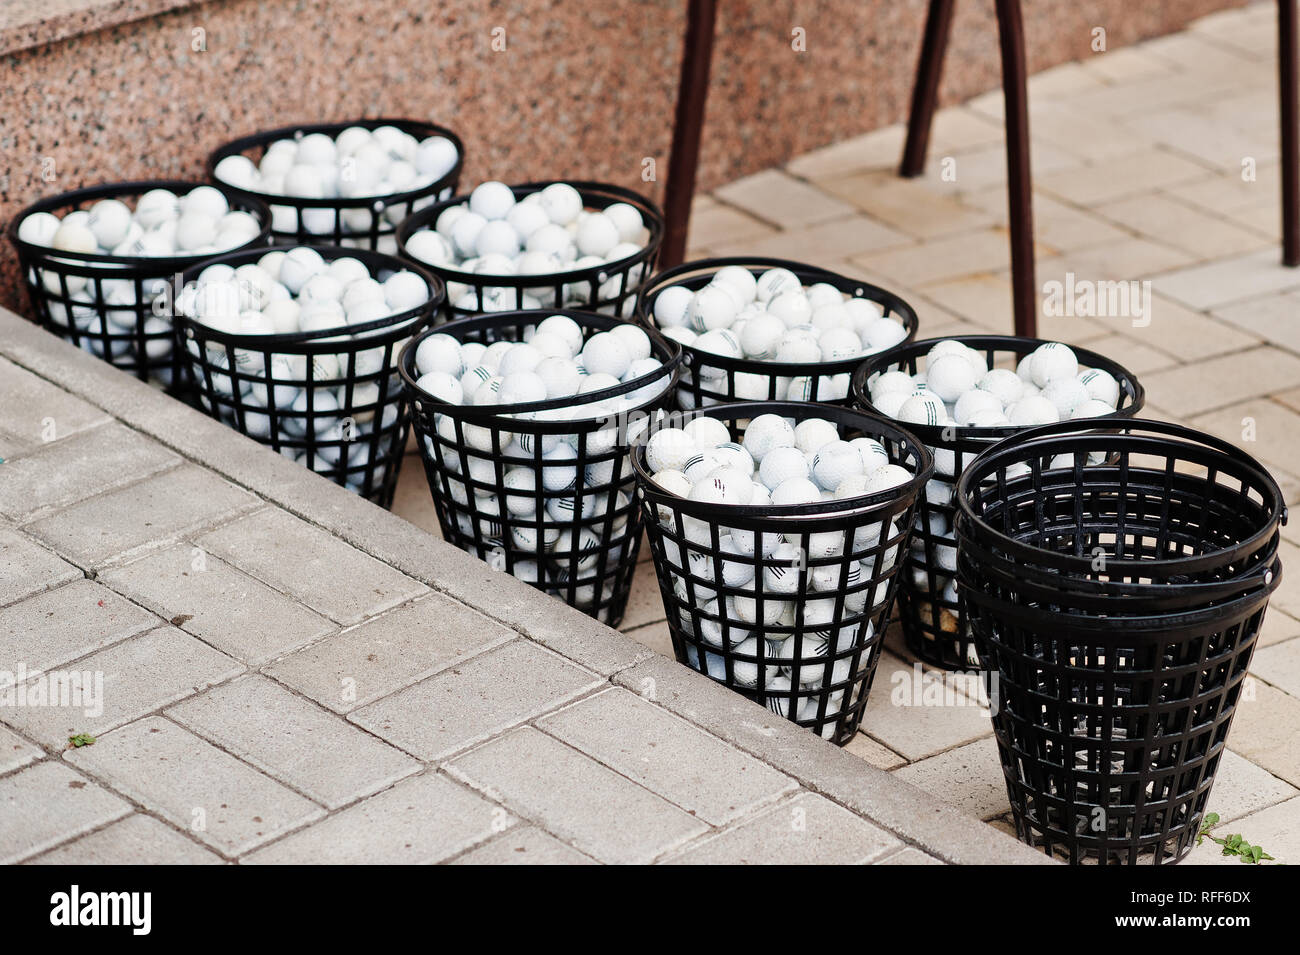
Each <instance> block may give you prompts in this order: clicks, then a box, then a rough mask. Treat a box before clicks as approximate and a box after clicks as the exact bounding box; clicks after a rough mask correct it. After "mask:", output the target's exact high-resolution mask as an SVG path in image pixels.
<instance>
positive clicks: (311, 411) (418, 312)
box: [177, 246, 444, 507]
mask: <svg viewBox="0 0 1300 955" xmlns="http://www.w3.org/2000/svg"><path fill="white" fill-rule="evenodd" d="M290 248H297V247H296V246H276V247H272V248H270V249H259V250H257V251H255V252H242V253H239V254H237V255H227V256H222V257H220V258H216V259H211V260H209V261H207V262H205V263H204V264H203V266H202V268H195V269H191V270H190V271H189V272H187V273H185V275H184V276H183V281H184V282H187V283H188V282H190V281H192V280H194V279H195V278H196V277H197V276H198V274H199V272H201V271H202V270H203V268H207V267H209V266H211V265H217V264H225V265H229V266H231V267H233V268H238V267H239V266H241V265H246V264H249V263H255V262H256V261H257V260H258V259H259V258H261V257H262V256H263V255H265V254H266V253H267V252H272V251H288V250H289V249H290ZM313 248H315V251H316V252H317V253H319V254H320V256H321V258H323V259H325V260H326V261H333V260H334V259H339V258H345V257H347V258H355V259H357V260H359V261H360V262H361V263H362V264H363V265H365V266H366V267H367V268H368V269H369V270H370V274H371V275H372V276H374V277H376V278H378V277H381V276H384V275H386V274H387V273H389V272H396V271H401V270H407V271H411V272H415V273H416V274H418V275H419V276H420V277H421V278H422V279H423V280H424V281H425V282H426V283H427V285H428V288H429V299H428V301H427V302H425V303H423V304H421V305H419V306H417V307H415V308H411V309H407V310H406V311H402V312H398V313H395V314H393V315H390V316H386V317H384V318H381V319H376V320H375V321H371V322H365V323H361V324H356V325H348V326H346V327H343V328H332V329H322V330H320V331H313V332H292V333H286V334H279V335H248V334H230V333H227V332H222V331H218V330H217V329H214V328H212V327H210V326H208V325H205V324H203V323H202V322H200V321H197V320H196V319H194V318H192V317H187V316H184V315H181V316H179V317H178V326H179V328H180V331H181V334H182V336H183V341H184V343H185V351H186V358H187V359H188V361H189V363H190V369H189V371H190V376H191V378H192V380H193V384H194V388H195V391H196V399H197V401H198V404H199V406H200V407H201V408H202V409H203V410H204V411H206V412H207V413H208V414H209V415H211V416H212V417H214V418H216V419H217V420H219V421H223V422H225V423H226V424H228V425H230V426H231V427H233V428H235V429H236V430H237V431H239V432H241V433H242V434H245V435H247V436H248V437H250V438H253V439H254V440H256V441H258V442H260V443H261V444H265V445H268V446H269V447H271V448H273V449H275V450H276V451H278V452H280V453H281V454H283V455H285V456H286V457H289V458H291V459H293V460H295V461H298V462H299V463H300V464H303V465H304V466H306V467H308V468H310V469H311V470H313V471H315V472H316V473H318V474H321V475H323V476H324V477H327V478H329V479H330V480H332V481H334V482H335V483H336V484H341V485H343V486H344V487H346V488H348V489H349V490H351V491H353V492H355V493H357V494H360V495H361V496H363V497H365V498H367V499H369V500H371V501H374V502H375V503H377V504H379V505H380V506H381V507H391V506H392V502H393V493H394V491H395V490H396V488H397V477H398V472H399V469H400V468H401V465H402V458H403V455H404V453H405V450H406V437H407V434H408V432H409V431H410V412H409V408H408V406H407V402H406V394H405V391H404V390H403V389H402V386H401V381H400V379H399V375H398V371H397V362H398V355H399V353H400V352H401V349H402V346H403V345H404V344H405V343H406V342H407V340H408V339H409V338H410V337H411V336H412V335H415V334H417V333H418V332H420V331H421V330H423V329H425V328H427V327H428V326H429V325H431V324H432V323H433V321H434V319H435V317H436V315H437V309H438V306H439V304H440V303H441V300H442V296H443V294H444V292H443V288H442V283H441V282H440V281H438V279H437V278H436V277H435V276H432V275H429V274H428V273H427V272H424V271H423V270H420V269H418V268H413V267H412V266H410V265H409V264H408V263H406V262H403V261H401V260H400V259H398V258H396V257H395V256H391V255H385V254H384V253H382V252H373V251H371V250H369V249H341V248H336V247H313ZM177 294H180V292H179V290H178V292H177ZM340 333H342V334H340ZM336 363H337V364H336ZM326 395H330V397H326ZM326 426H328V427H326ZM322 430H323V431H324V435H322Z"/></svg>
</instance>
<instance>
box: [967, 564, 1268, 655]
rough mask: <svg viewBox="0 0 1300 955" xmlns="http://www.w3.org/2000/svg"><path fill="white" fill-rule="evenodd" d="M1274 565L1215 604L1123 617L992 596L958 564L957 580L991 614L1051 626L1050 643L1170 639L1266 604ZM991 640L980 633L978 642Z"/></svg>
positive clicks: (1021, 622)
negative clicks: (1256, 582)
mask: <svg viewBox="0 0 1300 955" xmlns="http://www.w3.org/2000/svg"><path fill="white" fill-rule="evenodd" d="M1275 567H1276V573H1274V574H1273V575H1272V578H1271V579H1270V580H1267V581H1261V583H1262V586H1261V587H1259V588H1257V589H1255V590H1252V591H1250V592H1248V593H1243V594H1241V595H1239V596H1237V597H1234V598H1232V599H1231V600H1227V601H1224V602H1223V603H1219V604H1215V605H1214V606H1213V607H1199V608H1197V609H1195V610H1185V611H1174V612H1171V613H1165V614H1150V615H1147V616H1123V617H1102V616H1080V615H1076V614H1062V613H1060V612H1057V611H1054V610H1044V609H1042V608H1038V607H1023V606H1020V605H1019V604H1014V603H1011V602H1010V601H1007V600H1003V599H1002V598H1000V597H991V596H989V595H988V594H987V593H985V592H984V591H982V590H980V589H978V588H975V587H971V586H970V585H969V584H968V583H967V581H966V580H965V579H964V578H963V577H962V575H961V565H960V564H958V576H957V580H958V581H959V582H960V584H961V590H962V591H964V593H963V594H962V596H963V597H964V598H965V599H966V600H968V601H971V602H972V603H974V604H977V605H979V606H982V607H984V608H986V611H987V612H989V613H994V614H998V615H1004V616H1006V617H1009V618H1012V619H1014V620H1015V621H1016V623H1017V624H1019V625H1021V626H1033V627H1042V628H1045V629H1048V630H1050V631H1051V632H1052V634H1053V635H1052V636H1049V637H1048V638H1047V639H1048V641H1049V642H1055V643H1061V642H1067V643H1068V642H1074V643H1080V642H1084V643H1086V642H1087V641H1089V640H1097V639H1111V638H1113V639H1120V640H1122V639H1124V638H1126V637H1130V636H1134V635H1143V636H1156V637H1165V638H1166V639H1168V638H1169V636H1170V631H1171V630H1172V629H1173V628H1176V627H1196V626H1199V625H1200V624H1203V623H1211V622H1215V621H1217V620H1219V619H1221V618H1222V619H1224V620H1229V619H1245V618H1246V617H1248V616H1250V614H1253V613H1254V612H1255V611H1256V610H1257V609H1259V606H1262V605H1265V604H1267V603H1268V601H1269V599H1270V598H1271V597H1272V595H1273V592H1274V591H1275V590H1277V588H1278V586H1279V585H1280V584H1281V583H1282V562H1281V560H1280V559H1276V560H1275ZM1243 607H1249V608H1250V609H1249V610H1243V609H1242V608H1243ZM989 639H990V638H988V637H983V636H980V637H978V639H977V642H979V641H986V640H989ZM1256 639H1258V634H1256ZM993 642H995V643H999V644H1004V643H1005V641H997V640H995V641H993ZM1169 642H1171V643H1173V642H1176V640H1173V639H1169Z"/></svg>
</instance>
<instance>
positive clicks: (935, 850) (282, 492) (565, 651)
mask: <svg viewBox="0 0 1300 955" xmlns="http://www.w3.org/2000/svg"><path fill="white" fill-rule="evenodd" d="M0 355H3V356H4V357H6V358H8V359H9V360H11V361H13V362H14V363H15V364H17V365H20V366H22V367H24V368H26V369H27V370H28V371H31V372H32V373H34V374H36V375H38V376H40V377H42V378H45V379H46V380H48V381H51V382H53V383H54V384H56V385H58V386H59V387H61V388H63V389H65V390H66V391H69V392H71V393H73V394H75V395H77V396H78V397H80V398H82V399H83V400H85V401H87V402H88V403H90V404H92V405H95V406H96V407H99V408H101V409H102V410H104V411H106V412H108V413H109V414H111V415H113V416H114V417H116V418H118V419H119V420H121V421H123V422H124V423H126V424H128V425H130V426H131V427H133V428H135V429H137V430H139V431H141V432H142V433H144V434H147V435H149V436H151V437H153V438H155V439H156V440H158V441H160V442H161V443H163V444H164V445H166V446H168V447H170V448H172V449H173V450H175V451H176V452H178V453H179V454H182V455H184V456H185V457H188V458H190V459H191V460H193V461H195V462H197V463H199V464H202V465H204V466H205V467H207V468H210V469H211V470H213V471H215V472H216V473H218V474H220V475H222V476H223V477H225V478H227V479H229V480H231V481H233V482H235V483H236V484H239V485H242V486H243V487H245V488H247V489H248V490H249V491H252V492H253V493H255V494H257V495H259V496H261V497H263V498H265V499H266V500H267V501H270V502H271V503H273V504H276V505H278V506H280V507H282V508H284V509H285V510H287V511H289V512H290V513H292V514H294V515H296V516H297V517H300V518H302V519H303V520H305V521H308V522H310V523H313V524H316V525H319V526H320V527H322V528H324V529H325V530H327V531H329V532H331V533H333V534H335V535H337V536H338V537H340V538H342V539H343V540H345V541H347V542H348V543H349V544H351V545H352V546H354V547H356V548H358V549H359V550H361V551H364V552H365V553H368V554H370V555H371V556H373V557H375V558H377V559H379V560H381V561H384V562H385V563H387V564H390V565H391V566H393V567H395V568H396V569H398V570H400V571H402V572H403V573H405V574H407V575H408V576H410V577H413V578H414V579H416V580H419V581H420V582H422V583H424V584H426V585H428V586H429V587H432V588H433V589H435V590H438V591H441V592H443V593H445V594H447V595H448V596H450V597H454V598H455V599H457V600H459V601H461V602H463V603H465V604H467V605H469V606H471V607H473V608H474V609H476V610H478V611H479V612H481V613H483V614H485V615H487V616H489V617H492V618H494V619H496V620H498V621H500V622H501V623H503V624H505V625H507V626H509V627H511V628H513V629H515V630H517V631H519V632H520V633H522V634H524V635H525V636H527V637H529V638H531V639H533V640H536V641H537V642H538V643H540V644H542V645H543V646H546V647H549V648H550V649H552V650H554V651H555V652H557V653H559V654H561V655H562V656H565V657H568V658H569V659H571V660H573V661H574V662H576V663H579V664H581V665H583V666H586V667H588V668H589V669H592V670H594V671H596V672H597V673H599V674H601V675H602V676H604V677H606V678H611V679H613V680H614V681H615V682H618V683H621V684H622V685H624V686H627V687H628V688H630V689H632V690H633V691H635V692H638V693H641V694H642V695H644V696H647V697H648V698H650V699H653V700H654V701H655V702H657V703H658V704H660V705H661V706H664V707H665V708H667V709H669V710H671V711H673V712H675V713H677V714H678V715H680V716H682V717H684V718H685V719H688V720H690V721H691V722H693V723H695V724H697V725H698V726H700V727H702V728H703V729H706V730H708V731H709V732H710V733H713V734H714V735H716V736H718V737H720V738H721V739H724V740H727V741H728V742H730V743H732V744H733V745H736V746H738V747H740V748H741V749H744V750H746V751H747V752H749V753H751V754H753V755H754V756H755V757H757V758H759V759H761V760H763V761H765V762H767V763H769V764H771V765H772V766H774V767H776V768H777V769H779V770H782V771H783V772H786V773H788V774H790V775H791V776H793V777H795V778H796V779H798V780H799V781H800V782H801V783H803V784H804V785H805V786H807V787H808V788H809V789H812V790H815V791H816V792H819V793H821V794H823V795H825V796H826V797H827V798H830V799H832V800H834V801H836V802H839V803H841V804H842V805H844V806H846V807H847V808H849V809H851V810H853V811H855V812H857V813H859V814H861V815H864V816H866V817H868V818H869V819H871V820H873V821H875V822H876V823H878V824H880V825H882V826H884V827H885V828H887V829H890V830H891V831H893V832H894V833H895V834H896V835H898V836H899V837H900V838H902V839H904V840H905V841H907V842H909V843H911V844H913V845H916V846H919V847H920V848H922V849H924V850H925V851H926V852H929V853H931V854H932V855H935V856H937V857H939V858H941V859H944V860H945V861H948V862H952V863H959V864H1011V863H1016V864H1022V865H1023V864H1043V863H1047V864H1051V863H1052V860H1050V859H1049V858H1048V857H1047V856H1045V855H1044V854H1042V853H1041V852H1037V851H1035V850H1033V849H1030V848H1029V847H1028V846H1025V845H1023V844H1021V843H1019V842H1017V841H1016V840H1014V839H1012V838H1010V837H1009V836H1006V835H1003V834H1002V833H999V832H998V831H996V830H994V829H993V828H991V827H990V826H987V825H984V824H983V823H981V822H979V821H978V820H976V819H973V818H970V817H967V816H964V815H962V814H961V813H959V812H957V811H956V810H955V809H952V808H951V807H949V806H947V805H945V804H943V803H940V802H939V801H938V800H936V799H934V798H933V797H932V796H930V795H929V794H927V793H925V792H924V791H923V790H921V789H918V788H917V787H915V786H912V785H911V784H909V783H906V782H904V781H902V780H900V779H896V778H894V777H893V776H890V775H889V774H888V773H885V772H882V771H880V770H878V769H876V768H874V767H872V766H870V765H869V764H867V763H865V762H864V761H862V760H861V759H858V758H857V757H854V756H852V755H850V754H848V753H845V752H843V751H842V750H840V749H839V748H838V747H836V746H833V745H831V744H830V743H827V742H825V741H823V740H820V739H818V738H816V737H815V736H813V735H812V734H810V733H808V732H807V731H805V730H802V729H800V728H798V727H796V726H795V725H794V724H792V723H788V722H786V721H784V720H773V719H770V717H771V714H770V713H769V712H768V711H767V710H766V709H764V708H763V707H760V706H758V705H756V704H754V703H751V702H750V701H748V700H745V699H744V698H743V697H740V696H738V695H736V694H734V693H732V692H730V691H729V690H727V689H725V688H724V687H722V686H720V685H719V684H717V683H715V682H713V681H712V680H709V679H706V678H705V677H703V676H700V675H699V674H697V673H695V672H693V671H691V670H690V669H688V668H687V667H684V666H680V665H678V664H676V663H674V662H673V661H670V660H667V659H664V658H662V657H659V656H658V655H657V654H655V653H654V652H653V651H652V650H650V649H649V648H647V647H645V646H643V645H642V644H640V643H637V642H636V641H635V640H633V639H632V638H631V637H628V636H625V635H624V634H622V633H619V632H618V631H616V630H612V629H610V628H609V627H606V626H605V625H603V624H601V623H598V622H596V621H595V620H593V619H592V618H590V617H588V616H587V615H586V614H583V613H580V612H579V611H577V610H574V609H572V608H570V607H568V606H566V605H564V604H563V603H561V602H560V601H556V600H544V599H539V597H538V594H537V591H536V590H534V589H533V588H531V587H529V586H528V585H527V584H523V583H521V582H519V581H517V580H515V579H514V578H512V577H509V576H508V575H506V574H503V573H499V572H496V571H493V570H491V569H490V568H489V567H488V566H487V564H485V563H483V562H482V561H479V560H476V559H474V558H472V557H470V556H469V555H468V554H466V553H464V552H463V551H461V550H459V549H457V548H455V547H453V546H451V545H450V544H447V543H445V542H444V541H442V540H439V539H438V538H436V537H433V536H432V535H430V534H428V533H426V532H424V531H423V530H421V529H420V528H418V527H416V526H415V525H413V524H411V523H409V522H407V521H405V520H403V519H401V518H399V517H397V516H395V515H393V514H391V513H389V512H388V511H385V510H383V509H382V508H380V507H377V506H375V505H373V504H371V503H370V502H368V501H366V500H364V499H362V498H360V497H358V496H356V495H355V494H352V493H351V492H349V491H347V490H345V489H343V488H341V487H339V486H337V485H335V484H333V483H332V482H330V481H328V480H326V479H325V478H322V477H320V476H318V475H316V474H313V473H312V472H310V471H308V470H307V469H306V468H303V467H302V466H301V465H298V464H295V463H293V462H291V461H289V460H288V459H286V458H284V457H281V456H280V455H278V454H276V453H275V452H273V451H271V450H270V449H268V448H265V447H263V446H261V445H259V444H257V443H256V442H254V441H252V440H250V439H248V438H245V437H244V436H243V435H240V434H239V433H237V432H236V431H234V430H232V429H230V428H228V427H226V426H225V425H223V424H221V423H220V422H218V421H216V420H214V419H212V418H209V417H207V416H206V415H204V414H202V413H200V412H199V411H196V410H194V409H192V408H189V407H187V406H185V405H183V404H182V403H180V402H178V401H176V400H174V399H172V398H170V397H168V396H167V395H165V394H163V393H162V392H160V391H158V390H157V389H155V388H152V387H150V386H149V385H146V384H144V383H143V382H140V381H137V380H136V379H134V378H131V377H130V376H128V375H126V374H123V373H122V372H120V371H118V370H117V369H115V368H113V367H112V366H111V365H109V364H108V363H107V362H104V361H101V360H100V359H97V358H95V357H93V356H91V355H89V354H87V353H86V352H84V351H82V350H81V349H79V348H76V347H75V346H73V345H70V344H68V343H67V342H64V341H62V340H61V339H59V338H57V337H56V336H54V335H51V334H50V333H48V332H46V331H44V330H42V329H40V328H37V327H36V326H35V325H33V324H32V323H31V322H28V321H27V320H26V319H23V318H21V317H20V316H18V315H15V314H13V313H12V312H9V311H6V310H4V309H0Z"/></svg>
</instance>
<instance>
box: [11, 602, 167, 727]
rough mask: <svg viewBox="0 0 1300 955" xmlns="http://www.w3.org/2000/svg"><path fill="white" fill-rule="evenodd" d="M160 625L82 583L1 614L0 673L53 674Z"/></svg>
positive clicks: (147, 613)
mask: <svg viewBox="0 0 1300 955" xmlns="http://www.w3.org/2000/svg"><path fill="white" fill-rule="evenodd" d="M160 623H162V621H161V620H159V619H158V618H157V617H155V616H154V615H153V614H151V613H149V612H148V611H146V610H142V609H141V608H139V607H137V606H136V605H135V604H133V603H131V602H130V601H128V600H125V599H123V598H122V597H120V596H118V595H117V594H115V593H113V591H111V590H109V589H108V588H107V587H104V586H103V585H101V584H98V583H95V582H94V581H90V580H86V579H85V578H81V579H79V580H75V581H73V582H72V583H70V584H67V585H66V586H63V587H59V588H58V589H56V590H49V591H46V592H45V593H41V594H37V595H36V596H34V597H29V598H27V599H26V600H24V601H22V602H20V603H16V604H12V605H10V606H8V607H5V608H4V609H0V652H2V653H3V656H2V657H0V669H3V670H9V671H11V672H12V671H16V670H17V668H18V667H19V666H22V667H25V668H26V669H27V671H28V673H31V672H33V671H35V670H49V669H52V668H54V667H58V666H60V665H62V664H64V663H68V662H70V661H72V660H75V659H77V658H78V657H81V656H85V655H86V654H87V653H91V652H93V651H95V650H98V649H100V648H101V647H106V646H108V645H109V644H112V643H116V642H117V641H119V640H124V639H126V638H127V637H129V636H132V635H133V634H137V633H141V632H143V631H145V630H148V629H150V628H152V627H156V626H158V625H159V624H160ZM0 718H3V714H0Z"/></svg>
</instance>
